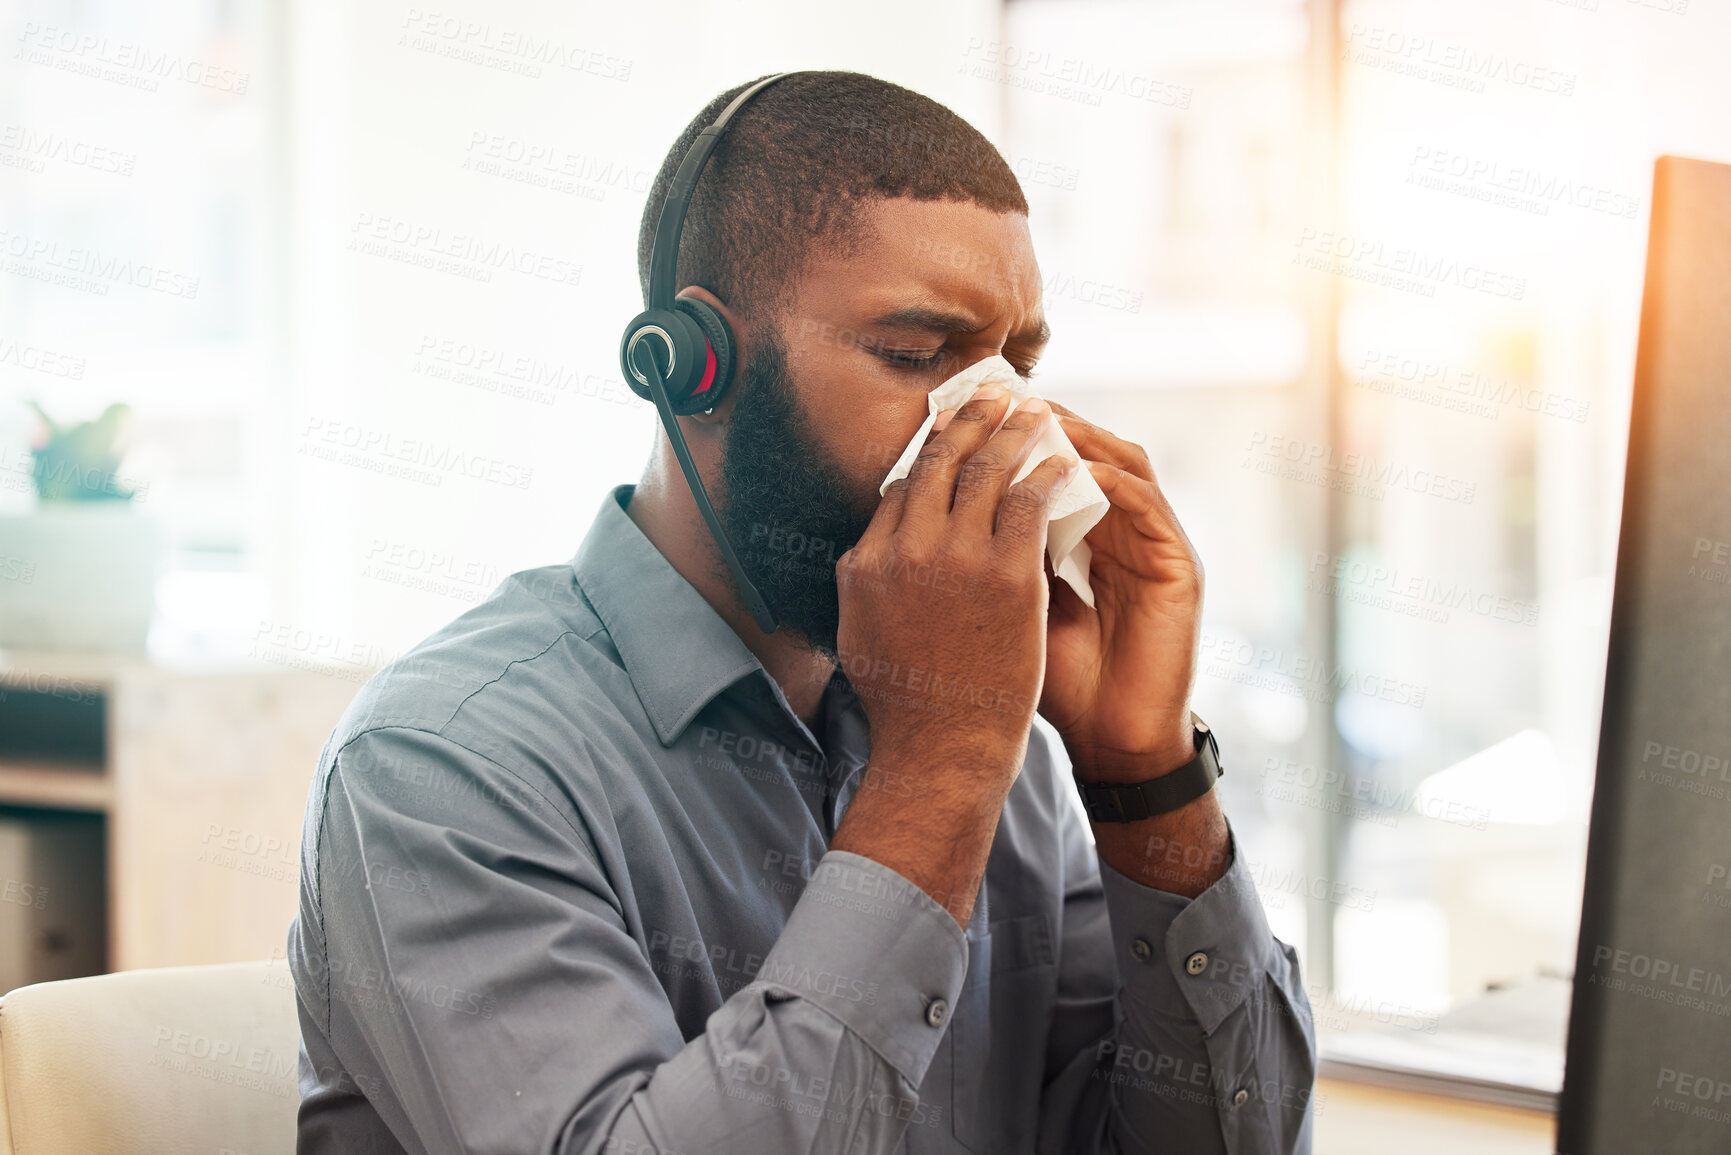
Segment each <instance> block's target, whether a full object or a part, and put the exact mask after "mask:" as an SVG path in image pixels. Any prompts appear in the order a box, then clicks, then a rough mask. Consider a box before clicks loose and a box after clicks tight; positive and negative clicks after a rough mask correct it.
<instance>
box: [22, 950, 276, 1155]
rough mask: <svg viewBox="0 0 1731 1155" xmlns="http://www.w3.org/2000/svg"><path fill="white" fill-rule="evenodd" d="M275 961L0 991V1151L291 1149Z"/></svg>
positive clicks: (57, 1154) (39, 1154)
mask: <svg viewBox="0 0 1731 1155" xmlns="http://www.w3.org/2000/svg"><path fill="white" fill-rule="evenodd" d="M299 1052H300V1025H299V1022H298V1021H297V1020H296V1017H295V1001H294V987H293V984H292V982H291V981H290V978H289V972H288V968H287V966H286V965H285V964H284V963H283V962H282V961H281V960H278V961H276V962H273V963H264V962H257V963H231V964H227V965H223V966H202V967H168V968H164V969H162V970H142V971H122V972H120V973H117V974H110V975H99V976H96V977H94V978H85V979H67V980H65V981H62V982H53V983H38V984H36V985H34V986H28V987H19V988H18V989H17V990H15V991H11V992H10V993H8V994H7V995H6V996H5V997H4V998H0V1155H74V1153H76V1155H97V1153H99V1152H108V1151H113V1152H129V1153H131V1155H159V1153H160V1155H170V1153H172V1155H184V1153H185V1152H188V1151H198V1152H206V1153H208V1155H221V1153H223V1152H233V1153H234V1155H293V1152H294V1147H295V1111H296V1108H297V1107H298V1106H299V1102H300V1095H299V1090H298V1087H297V1082H296V1061H297V1059H298V1056H299Z"/></svg>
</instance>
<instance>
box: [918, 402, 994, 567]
mask: <svg viewBox="0 0 1731 1155" xmlns="http://www.w3.org/2000/svg"><path fill="white" fill-rule="evenodd" d="M988 388H989V387H988ZM982 392H985V390H982ZM1008 403H1009V394H1008V393H1006V392H1005V391H1004V390H1002V389H998V390H997V394H996V396H992V395H989V394H988V395H987V396H985V397H982V396H980V395H979V394H978V393H976V394H975V395H974V396H973V397H972V398H970V399H969V400H968V402H967V403H966V404H965V405H963V406H962V407H961V408H960V409H958V410H956V415H955V417H954V418H952V419H951V420H950V423H949V424H948V425H946V426H945V427H944V429H943V431H942V432H940V433H937V434H934V435H933V436H931V437H930V438H928V439H927V441H926V443H925V445H923V446H921V448H920V452H919V456H917V457H915V458H914V464H913V467H912V468H911V469H909V470H908V495H907V499H906V504H905V505H904V506H903V507H902V517H901V524H900V525H899V526H898V527H897V529H896V532H897V533H898V535H903V534H905V535H910V536H915V537H918V536H923V535H928V534H929V535H933V536H937V535H938V534H939V532H940V530H941V528H942V527H943V525H944V523H945V522H946V521H948V520H949V516H950V502H951V501H952V499H954V497H955V494H956V474H957V473H958V472H960V470H961V468H962V463H963V462H965V461H967V459H968V458H970V457H972V456H973V455H974V452H975V451H976V450H978V449H979V448H980V446H982V445H984V444H985V443H986V439H987V438H988V437H990V436H991V434H992V430H993V428H994V427H995V426H996V425H997V423H998V418H999V417H1000V416H1002V414H1003V412H1004V410H1005V409H1006V408H1007V407H1008Z"/></svg>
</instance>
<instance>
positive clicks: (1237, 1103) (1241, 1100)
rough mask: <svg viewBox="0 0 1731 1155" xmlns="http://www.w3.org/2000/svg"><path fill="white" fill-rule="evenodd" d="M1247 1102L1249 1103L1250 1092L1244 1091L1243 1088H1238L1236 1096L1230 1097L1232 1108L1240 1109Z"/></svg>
mask: <svg viewBox="0 0 1731 1155" xmlns="http://www.w3.org/2000/svg"><path fill="white" fill-rule="evenodd" d="M1248 1102H1250V1092H1249V1091H1246V1090H1245V1089H1244V1088H1243V1087H1240V1088H1238V1094H1236V1095H1234V1096H1232V1105H1233V1106H1234V1107H1242V1106H1244V1104H1246V1103H1248Z"/></svg>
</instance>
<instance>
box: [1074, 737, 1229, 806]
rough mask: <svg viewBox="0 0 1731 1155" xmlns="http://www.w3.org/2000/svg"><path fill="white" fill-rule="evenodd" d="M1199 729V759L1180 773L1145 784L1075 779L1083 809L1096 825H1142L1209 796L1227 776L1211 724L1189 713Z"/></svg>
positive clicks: (1178, 770) (1180, 769) (1192, 760)
mask: <svg viewBox="0 0 1731 1155" xmlns="http://www.w3.org/2000/svg"><path fill="white" fill-rule="evenodd" d="M1190 724H1191V725H1192V726H1194V727H1195V728H1196V757H1194V758H1192V759H1190V761H1188V762H1186V763H1184V765H1182V766H1180V767H1178V769H1176V770H1173V771H1170V772H1168V773H1165V774H1162V775H1160V777H1158V778H1150V779H1148V780H1146V781H1143V782H1129V783H1118V782H1084V781H1082V780H1081V779H1080V778H1077V779H1076V788H1077V789H1078V790H1080V791H1081V792H1082V805H1083V806H1084V807H1086V808H1087V811H1088V818H1089V819H1090V820H1091V821H1094V822H1139V821H1141V820H1142V819H1144V818H1152V817H1154V815H1156V814H1165V813H1168V812H1169V811H1173V810H1176V809H1178V808H1179V807H1180V806H1183V805H1185V804H1187V803H1190V802H1194V801H1195V800H1196V799H1198V798H1200V797H1202V796H1203V795H1204V794H1206V793H1208V791H1209V790H1211V789H1213V787H1214V780H1215V779H1216V778H1218V777H1220V776H1221V775H1222V774H1224V773H1226V771H1225V770H1224V769H1222V768H1221V766H1220V748H1219V747H1218V746H1216V745H1215V744H1214V731H1212V730H1210V729H1209V728H1208V723H1206V722H1204V721H1203V720H1202V719H1201V718H1199V717H1197V716H1196V712H1195V711H1194V710H1192V711H1191V712H1190Z"/></svg>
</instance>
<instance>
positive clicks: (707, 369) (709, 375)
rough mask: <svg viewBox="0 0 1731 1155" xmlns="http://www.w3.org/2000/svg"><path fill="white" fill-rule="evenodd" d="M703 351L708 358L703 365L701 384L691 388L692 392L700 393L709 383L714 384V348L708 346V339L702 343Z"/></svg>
mask: <svg viewBox="0 0 1731 1155" xmlns="http://www.w3.org/2000/svg"><path fill="white" fill-rule="evenodd" d="M703 351H704V352H705V353H707V354H709V360H708V362H707V363H706V364H705V365H704V366H703V384H701V385H699V386H698V387H697V388H695V389H693V390H692V391H691V392H692V393H693V394H697V393H701V392H703V391H704V390H705V389H707V388H709V387H710V386H711V385H713V384H715V350H714V349H713V348H711V347H710V344H709V342H708V341H705V342H704V343H703Z"/></svg>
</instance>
